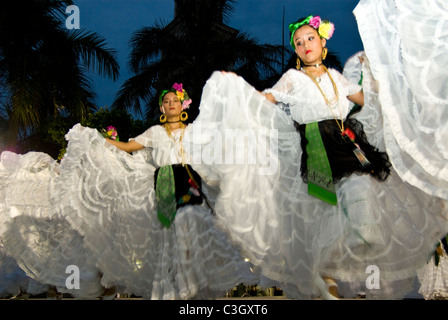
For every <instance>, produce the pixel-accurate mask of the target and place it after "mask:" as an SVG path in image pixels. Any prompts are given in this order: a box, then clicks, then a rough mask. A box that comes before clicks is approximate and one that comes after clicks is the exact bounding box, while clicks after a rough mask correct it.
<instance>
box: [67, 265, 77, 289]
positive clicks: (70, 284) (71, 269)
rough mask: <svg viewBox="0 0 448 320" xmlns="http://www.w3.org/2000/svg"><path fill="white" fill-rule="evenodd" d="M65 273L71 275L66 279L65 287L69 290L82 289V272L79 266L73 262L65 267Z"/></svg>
mask: <svg viewBox="0 0 448 320" xmlns="http://www.w3.org/2000/svg"><path fill="white" fill-rule="evenodd" d="M65 273H69V274H70V275H69V276H68V277H67V279H65V287H66V288H67V289H69V290H73V289H80V277H81V275H80V272H79V267H78V266H76V265H74V264H72V265H69V266H67V268H65Z"/></svg>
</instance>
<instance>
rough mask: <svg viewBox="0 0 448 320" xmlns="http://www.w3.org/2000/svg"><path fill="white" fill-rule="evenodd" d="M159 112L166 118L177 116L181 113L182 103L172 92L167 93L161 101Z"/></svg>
mask: <svg viewBox="0 0 448 320" xmlns="http://www.w3.org/2000/svg"><path fill="white" fill-rule="evenodd" d="M160 111H161V112H162V113H164V114H165V115H166V116H167V117H176V116H179V115H180V113H181V112H182V103H181V102H180V99H179V98H178V97H177V95H176V94H175V93H174V92H168V93H167V94H165V96H164V97H163V99H162V105H161V106H160Z"/></svg>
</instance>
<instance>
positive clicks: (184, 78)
mask: <svg viewBox="0 0 448 320" xmlns="http://www.w3.org/2000/svg"><path fill="white" fill-rule="evenodd" d="M233 3H234V1H229V0H216V1H209V0H200V1H188V0H184V1H178V2H176V5H177V8H176V15H175V18H174V20H173V21H172V22H171V23H169V24H168V25H163V24H159V23H156V24H155V25H153V26H151V27H143V28H141V29H140V30H138V31H136V32H135V33H134V35H133V37H132V39H131V41H130V44H131V46H132V52H131V55H130V60H129V66H130V68H131V70H132V71H133V72H134V73H135V75H134V76H132V77H131V78H130V79H128V80H127V81H126V82H125V83H124V84H123V86H122V87H121V89H120V91H119V92H118V95H117V99H116V100H115V102H114V104H113V106H115V107H118V108H127V109H132V110H134V111H136V112H139V113H142V114H143V113H144V115H145V118H146V119H151V118H154V117H157V115H158V103H157V98H158V93H159V92H161V91H162V90H164V89H167V88H170V87H171V86H172V85H173V83H175V82H178V83H183V84H184V87H185V89H186V90H187V91H188V92H189V95H190V97H191V98H192V100H193V104H192V107H191V108H190V110H189V113H190V119H194V118H195V116H196V115H197V113H198V112H199V110H198V102H199V101H200V96H201V93H202V88H203V86H204V85H205V82H206V81H207V79H208V78H209V77H210V75H211V74H212V72H213V71H215V70H226V71H234V72H235V73H237V74H239V75H241V76H243V77H244V78H245V79H246V80H247V81H248V82H250V83H251V84H252V85H254V86H255V87H262V86H263V85H264V84H265V83H264V82H263V81H264V80H265V79H266V78H268V77H270V76H271V75H272V74H276V73H277V68H278V66H279V64H278V60H279V59H278V58H279V57H280V55H281V52H282V48H281V46H272V45H260V44H258V43H257V42H256V41H255V40H254V39H252V38H250V37H249V36H248V35H247V34H245V33H240V32H238V30H235V29H233V28H231V27H228V26H227V25H225V24H224V23H225V22H226V20H227V19H228V17H229V16H230V14H231V12H232V10H233Z"/></svg>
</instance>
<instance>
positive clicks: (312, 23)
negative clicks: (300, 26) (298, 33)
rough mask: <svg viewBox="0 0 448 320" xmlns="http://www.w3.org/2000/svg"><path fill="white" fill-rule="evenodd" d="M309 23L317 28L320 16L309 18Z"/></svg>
mask: <svg viewBox="0 0 448 320" xmlns="http://www.w3.org/2000/svg"><path fill="white" fill-rule="evenodd" d="M309 25H310V26H311V27H313V28H315V29H317V28H319V26H320V16H315V17H312V18H311V20H310V23H309Z"/></svg>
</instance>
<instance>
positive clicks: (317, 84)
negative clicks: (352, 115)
mask: <svg viewBox="0 0 448 320" xmlns="http://www.w3.org/2000/svg"><path fill="white" fill-rule="evenodd" d="M322 67H323V68H324V71H325V72H326V73H327V74H328V77H329V78H330V81H331V84H332V85H333V90H334V94H335V97H336V101H337V107H338V109H339V113H340V114H341V123H339V121H338V118H337V117H336V115H335V114H334V112H333V109H332V108H331V107H330V106H331V103H330V102H329V101H328V98H327V96H326V95H325V93H324V91H323V90H322V88H321V87H320V85H319V83H318V82H317V81H316V79H315V78H314V77H313V76H312V75H311V74H310V73H309V72H308V70H307V69H304V68H302V70H303V71H305V73H306V74H307V76H308V77H310V78H311V80H313V82H314V83H315V84H316V86H317V88H318V89H319V91H320V93H321V94H322V96H323V97H324V100H325V103H326V104H327V107H328V109H330V111H331V114H332V115H333V117H334V120H335V121H336V123H337V124H338V127H339V129H340V130H341V133H343V132H344V131H345V129H344V121H343V120H342V111H341V109H340V108H339V91H338V87H337V86H336V83H335V82H334V80H333V77H332V76H331V74H330V72H328V69H327V67H326V66H325V65H322Z"/></svg>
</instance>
